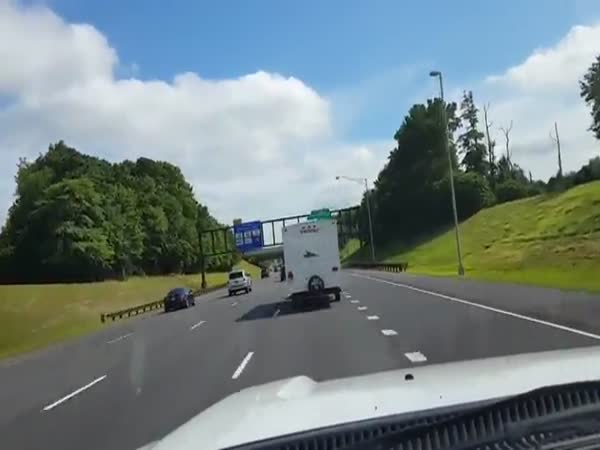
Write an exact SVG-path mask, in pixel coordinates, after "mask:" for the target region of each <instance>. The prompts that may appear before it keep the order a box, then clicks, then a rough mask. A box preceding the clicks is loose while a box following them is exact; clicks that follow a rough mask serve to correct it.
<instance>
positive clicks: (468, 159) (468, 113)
mask: <svg viewBox="0 0 600 450" xmlns="http://www.w3.org/2000/svg"><path fill="white" fill-rule="evenodd" d="M460 109H461V114H460V119H461V122H462V123H461V125H462V128H463V129H464V132H463V133H462V134H460V135H459V136H458V146H459V148H460V150H461V153H462V155H463V158H462V165H463V166H464V168H465V170H466V171H467V172H476V173H478V174H480V175H483V176H486V175H487V174H488V161H487V154H486V153H487V152H486V147H485V144H483V138H484V135H483V133H482V132H481V131H479V129H478V124H479V119H478V117H477V113H478V109H477V106H475V101H474V100H473V92H472V91H468V92H467V91H465V92H464V93H463V99H462V102H461V104H460Z"/></svg>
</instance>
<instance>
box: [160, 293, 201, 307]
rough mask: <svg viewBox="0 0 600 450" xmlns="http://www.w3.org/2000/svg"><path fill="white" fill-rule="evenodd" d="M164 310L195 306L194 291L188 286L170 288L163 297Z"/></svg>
mask: <svg viewBox="0 0 600 450" xmlns="http://www.w3.org/2000/svg"><path fill="white" fill-rule="evenodd" d="M164 303H165V312H169V311H175V310H177V309H182V308H189V307H190V306H196V299H195V298H194V293H193V292H192V290H191V289H188V288H175V289H171V290H170V291H169V293H168V294H167V295H165V299H164Z"/></svg>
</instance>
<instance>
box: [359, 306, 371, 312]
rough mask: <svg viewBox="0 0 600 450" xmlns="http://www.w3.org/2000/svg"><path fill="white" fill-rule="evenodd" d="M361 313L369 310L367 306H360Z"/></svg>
mask: <svg viewBox="0 0 600 450" xmlns="http://www.w3.org/2000/svg"><path fill="white" fill-rule="evenodd" d="M356 309H358V310H359V311H366V310H367V309H368V308H367V307H366V306H359V307H358V308H356Z"/></svg>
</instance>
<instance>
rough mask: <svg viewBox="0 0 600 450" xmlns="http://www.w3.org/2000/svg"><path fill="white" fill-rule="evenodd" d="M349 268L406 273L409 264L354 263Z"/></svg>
mask: <svg viewBox="0 0 600 450" xmlns="http://www.w3.org/2000/svg"><path fill="white" fill-rule="evenodd" d="M347 267H351V268H355V269H375V270H383V271H384V272H406V269H408V263H407V262H400V263H373V262H353V263H349V264H348V265H347Z"/></svg>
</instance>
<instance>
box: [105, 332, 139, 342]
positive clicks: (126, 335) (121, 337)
mask: <svg viewBox="0 0 600 450" xmlns="http://www.w3.org/2000/svg"><path fill="white" fill-rule="evenodd" d="M132 335H133V333H127V334H124V335H123V336H119V337H118V338H114V339H111V340H110V341H106V343H107V344H114V343H115V342H119V341H122V340H123V339H126V338H128V337H129V336H132Z"/></svg>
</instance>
